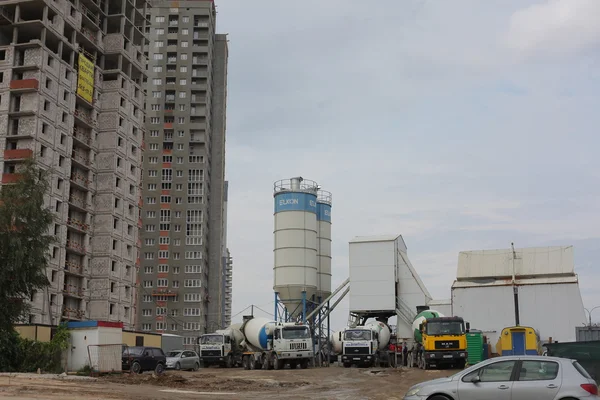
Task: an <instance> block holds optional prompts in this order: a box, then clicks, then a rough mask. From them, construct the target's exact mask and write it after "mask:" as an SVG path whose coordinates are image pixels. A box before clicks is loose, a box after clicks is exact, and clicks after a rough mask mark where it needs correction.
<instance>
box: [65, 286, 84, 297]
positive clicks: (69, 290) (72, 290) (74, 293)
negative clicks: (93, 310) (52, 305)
mask: <svg viewBox="0 0 600 400" xmlns="http://www.w3.org/2000/svg"><path fill="white" fill-rule="evenodd" d="M63 294H64V295H65V296H71V297H78V298H82V297H83V288H82V287H80V286H76V285H65V287H64V288H63Z"/></svg>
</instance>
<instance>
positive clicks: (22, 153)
mask: <svg viewBox="0 0 600 400" xmlns="http://www.w3.org/2000/svg"><path fill="white" fill-rule="evenodd" d="M32 156H33V150H31V149H12V150H4V161H7V160H25V159H26V158H31V157H32Z"/></svg>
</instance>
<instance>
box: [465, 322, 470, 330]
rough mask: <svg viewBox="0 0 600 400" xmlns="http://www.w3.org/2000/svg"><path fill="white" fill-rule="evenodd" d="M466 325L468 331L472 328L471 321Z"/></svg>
mask: <svg viewBox="0 0 600 400" xmlns="http://www.w3.org/2000/svg"><path fill="white" fill-rule="evenodd" d="M465 325H466V327H467V332H469V331H470V330H471V323H470V322H467V323H466V324H465Z"/></svg>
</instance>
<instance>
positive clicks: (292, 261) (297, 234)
mask: <svg viewBox="0 0 600 400" xmlns="http://www.w3.org/2000/svg"><path fill="white" fill-rule="evenodd" d="M317 190H318V185H317V183H316V182H314V181H309V180H305V179H303V178H302V177H297V178H292V179H285V180H281V181H277V182H275V185H274V194H273V196H274V198H275V229H274V232H273V233H274V239H275V250H274V258H275V262H274V267H273V270H274V271H273V272H274V284H273V290H274V291H275V293H278V294H279V299H280V301H281V302H282V303H283V305H284V306H285V307H286V309H287V313H288V317H289V318H292V319H295V318H297V317H298V316H301V315H302V313H303V311H306V304H308V301H311V300H312V298H313V296H314V295H315V293H316V291H317V267H318V264H317Z"/></svg>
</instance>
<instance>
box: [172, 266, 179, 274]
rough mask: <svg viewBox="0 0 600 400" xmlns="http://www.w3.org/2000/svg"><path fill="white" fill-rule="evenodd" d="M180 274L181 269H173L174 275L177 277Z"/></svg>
mask: <svg viewBox="0 0 600 400" xmlns="http://www.w3.org/2000/svg"><path fill="white" fill-rule="evenodd" d="M178 273H179V267H173V274H175V275H177V274H178Z"/></svg>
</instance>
